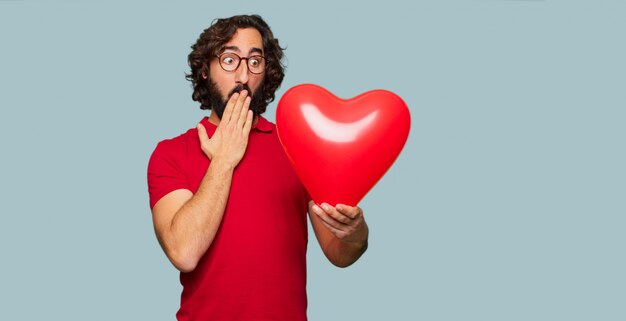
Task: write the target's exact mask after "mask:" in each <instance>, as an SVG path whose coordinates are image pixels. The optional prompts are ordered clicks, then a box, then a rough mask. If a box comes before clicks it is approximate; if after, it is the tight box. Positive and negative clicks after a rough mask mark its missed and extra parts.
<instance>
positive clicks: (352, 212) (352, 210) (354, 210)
mask: <svg viewBox="0 0 626 321" xmlns="http://www.w3.org/2000/svg"><path fill="white" fill-rule="evenodd" d="M335 208H336V209H337V211H339V213H341V214H343V215H345V216H347V217H349V218H351V219H355V218H357V217H359V215H363V210H361V208H360V207H358V206H354V207H352V206H348V205H344V204H337V206H335Z"/></svg>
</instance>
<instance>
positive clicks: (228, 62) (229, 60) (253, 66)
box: [216, 52, 265, 74]
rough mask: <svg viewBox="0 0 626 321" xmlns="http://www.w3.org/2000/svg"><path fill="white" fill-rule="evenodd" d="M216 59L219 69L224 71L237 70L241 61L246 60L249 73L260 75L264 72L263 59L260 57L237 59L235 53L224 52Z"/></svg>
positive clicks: (237, 56)
mask: <svg viewBox="0 0 626 321" xmlns="http://www.w3.org/2000/svg"><path fill="white" fill-rule="evenodd" d="M216 57H217V58H218V61H219V62H220V67H222V69H224V71H229V72H230V71H235V70H237V68H239V64H241V60H244V59H245V60H246V63H247V65H248V70H250V72H251V73H253V74H260V73H263V71H265V57H263V56H260V55H255V56H250V57H239V55H237V54H236V53H232V52H226V53H223V54H221V55H218V56H216Z"/></svg>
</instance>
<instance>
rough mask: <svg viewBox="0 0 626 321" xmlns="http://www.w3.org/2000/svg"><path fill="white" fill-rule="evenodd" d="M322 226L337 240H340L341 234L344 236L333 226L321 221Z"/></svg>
mask: <svg viewBox="0 0 626 321" xmlns="http://www.w3.org/2000/svg"><path fill="white" fill-rule="evenodd" d="M322 224H324V226H326V228H327V229H329V230H330V232H331V233H333V234H334V235H335V236H336V237H337V238H341V236H342V234H344V233H345V232H344V231H342V230H340V229H337V228H335V227H334V226H332V225H330V224H328V223H326V222H325V221H322Z"/></svg>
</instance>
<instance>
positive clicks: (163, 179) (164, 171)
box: [148, 140, 190, 209]
mask: <svg viewBox="0 0 626 321" xmlns="http://www.w3.org/2000/svg"><path fill="white" fill-rule="evenodd" d="M178 149H180V148H178ZM184 156H185V155H184V150H177V148H176V144H175V141H173V140H164V141H162V142H160V143H159V144H158V145H157V147H156V148H155V149H154V152H152V156H150V161H149V162H148V193H149V194H150V209H152V208H153V207H154V204H156V203H157V202H158V201H159V200H160V199H161V198H162V197H163V196H165V195H167V194H168V193H170V192H172V191H175V190H177V189H190V188H189V183H188V181H187V178H186V176H185V173H184V171H183V168H184V167H183V159H184Z"/></svg>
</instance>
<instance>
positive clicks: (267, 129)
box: [200, 115, 274, 133]
mask: <svg viewBox="0 0 626 321" xmlns="http://www.w3.org/2000/svg"><path fill="white" fill-rule="evenodd" d="M200 124H202V125H204V128H206V130H207V133H213V132H215V129H217V126H216V125H214V124H213V123H212V122H210V121H209V117H208V116H205V117H203V118H202V120H201V121H200ZM252 129H256V130H258V131H260V132H264V133H271V132H272V131H273V130H274V125H273V124H272V123H270V122H269V121H268V120H267V119H265V118H264V117H263V116H261V115H259V118H258V121H257V123H256V124H254V125H252Z"/></svg>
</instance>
